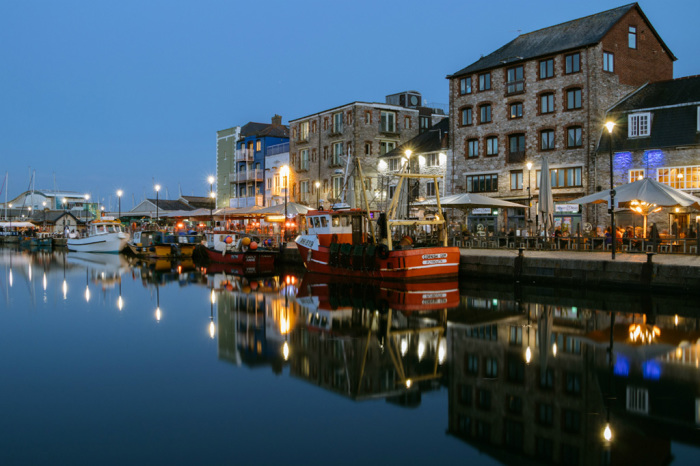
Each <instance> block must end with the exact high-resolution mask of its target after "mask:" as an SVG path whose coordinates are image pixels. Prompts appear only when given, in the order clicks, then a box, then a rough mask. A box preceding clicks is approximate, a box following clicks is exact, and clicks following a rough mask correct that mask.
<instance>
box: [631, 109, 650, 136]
mask: <svg viewBox="0 0 700 466" xmlns="http://www.w3.org/2000/svg"><path fill="white" fill-rule="evenodd" d="M650 121H651V113H634V114H632V115H629V116H628V117H627V127H628V136H629V137H631V138H641V137H645V136H649V135H650V134H651V125H650V124H649V123H650Z"/></svg>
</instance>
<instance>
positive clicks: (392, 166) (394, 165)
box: [389, 157, 401, 172]
mask: <svg viewBox="0 0 700 466" xmlns="http://www.w3.org/2000/svg"><path fill="white" fill-rule="evenodd" d="M400 169H401V158H400V157H394V158H391V159H389V170H390V171H393V172H397V171H399V170H400Z"/></svg>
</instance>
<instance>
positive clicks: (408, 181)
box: [404, 149, 413, 220]
mask: <svg viewBox="0 0 700 466" xmlns="http://www.w3.org/2000/svg"><path fill="white" fill-rule="evenodd" d="M404 153H405V154H406V173H411V154H413V151H411V149H406V152H404ZM410 215H411V178H407V179H406V220H408V218H409V217H410Z"/></svg>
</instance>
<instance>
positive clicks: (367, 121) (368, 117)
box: [365, 110, 372, 125]
mask: <svg viewBox="0 0 700 466" xmlns="http://www.w3.org/2000/svg"><path fill="white" fill-rule="evenodd" d="M365 124H366V125H371V124H372V111H371V110H367V111H365Z"/></svg>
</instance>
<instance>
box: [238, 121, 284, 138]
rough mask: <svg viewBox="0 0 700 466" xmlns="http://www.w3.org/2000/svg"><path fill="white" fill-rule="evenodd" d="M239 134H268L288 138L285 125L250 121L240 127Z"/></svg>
mask: <svg viewBox="0 0 700 466" xmlns="http://www.w3.org/2000/svg"><path fill="white" fill-rule="evenodd" d="M241 136H242V137H247V136H270V137H278V138H288V137H289V128H288V127H287V126H285V125H273V124H270V123H255V122H253V121H250V122H248V123H246V124H245V125H243V127H242V128H241Z"/></svg>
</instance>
